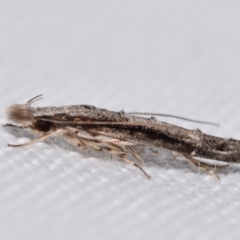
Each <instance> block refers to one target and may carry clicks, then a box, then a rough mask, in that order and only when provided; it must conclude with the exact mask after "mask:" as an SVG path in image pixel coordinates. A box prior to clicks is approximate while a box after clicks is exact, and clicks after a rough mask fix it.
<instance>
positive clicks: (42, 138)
mask: <svg viewBox="0 0 240 240" xmlns="http://www.w3.org/2000/svg"><path fill="white" fill-rule="evenodd" d="M62 131H64V130H63V129H58V130H56V131H54V132H51V133H48V134H45V135H43V136H41V137H39V138H36V139H34V140H32V141H30V142H26V143H22V144H10V143H8V147H26V146H28V145H31V144H33V143H37V142H40V141H43V140H45V139H47V138H49V137H51V136H53V135H55V134H58V133H60V132H62Z"/></svg>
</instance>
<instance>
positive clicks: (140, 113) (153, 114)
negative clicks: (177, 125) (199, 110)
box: [127, 112, 219, 127]
mask: <svg viewBox="0 0 240 240" xmlns="http://www.w3.org/2000/svg"><path fill="white" fill-rule="evenodd" d="M127 113H128V114H131V115H149V116H150V115H151V116H159V117H170V118H177V119H181V120H184V121H189V122H195V123H200V124H208V125H213V126H217V127H219V124H218V123H213V122H206V121H199V120H193V119H189V118H184V117H179V116H175V115H171V114H162V113H145V112H127Z"/></svg>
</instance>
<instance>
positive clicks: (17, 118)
mask: <svg viewBox="0 0 240 240" xmlns="http://www.w3.org/2000/svg"><path fill="white" fill-rule="evenodd" d="M6 115H7V117H8V119H9V120H10V121H12V122H14V123H16V124H17V125H19V126H28V125H30V124H31V122H32V120H33V108H31V107H30V106H29V105H28V104H23V105H22V104H13V105H11V106H10V107H8V108H7V109H6Z"/></svg>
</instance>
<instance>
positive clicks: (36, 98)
mask: <svg viewBox="0 0 240 240" xmlns="http://www.w3.org/2000/svg"><path fill="white" fill-rule="evenodd" d="M42 96H43V94H39V95H37V96H36V97H33V98H31V99H30V100H29V101H28V102H27V104H29V105H30V104H32V103H34V102H36V101H38V100H40V99H42Z"/></svg>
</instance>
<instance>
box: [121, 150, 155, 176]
mask: <svg viewBox="0 0 240 240" xmlns="http://www.w3.org/2000/svg"><path fill="white" fill-rule="evenodd" d="M117 156H118V157H119V158H121V159H122V160H123V161H125V162H127V163H129V164H131V165H133V166H135V167H137V168H138V169H140V170H141V171H142V172H143V174H144V175H145V176H146V177H147V178H151V176H150V175H149V174H147V172H146V171H145V170H144V169H143V168H142V167H141V166H140V165H138V164H137V163H135V162H133V161H131V160H129V159H128V158H126V156H125V155H120V154H117Z"/></svg>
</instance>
